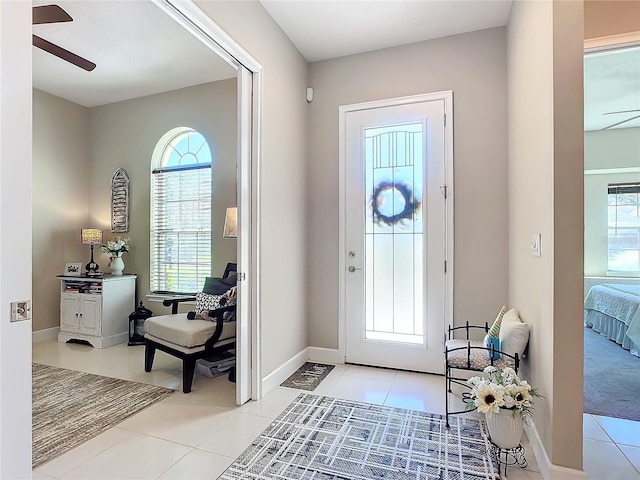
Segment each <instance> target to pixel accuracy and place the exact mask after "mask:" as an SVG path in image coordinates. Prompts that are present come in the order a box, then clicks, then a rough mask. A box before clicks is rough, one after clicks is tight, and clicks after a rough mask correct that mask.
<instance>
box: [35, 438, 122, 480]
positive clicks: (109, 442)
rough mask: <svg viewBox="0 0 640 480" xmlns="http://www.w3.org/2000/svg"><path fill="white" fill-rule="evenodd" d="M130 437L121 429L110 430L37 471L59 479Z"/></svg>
mask: <svg viewBox="0 0 640 480" xmlns="http://www.w3.org/2000/svg"><path fill="white" fill-rule="evenodd" d="M129 435H131V432H128V431H126V430H123V429H121V428H117V427H116V428H110V429H109V430H107V431H106V432H104V433H102V434H100V435H98V436H97V437H94V438H92V439H91V440H89V441H87V442H85V443H83V444H81V445H79V446H78V447H76V448H74V449H73V450H71V451H69V452H67V453H65V454H64V455H61V456H59V457H58V458H54V459H53V460H51V461H50V462H47V463H45V464H44V465H41V466H40V467H38V468H37V469H36V471H37V472H38V473H42V474H45V475H49V476H51V477H54V478H59V477H61V476H62V475H64V474H65V473H67V472H70V471H71V470H73V469H74V468H77V467H78V466H80V465H82V464H83V463H84V462H86V461H87V460H90V459H91V458H93V457H95V456H96V455H98V454H99V453H101V452H103V451H105V450H106V449H107V448H109V447H111V446H113V445H115V444H116V443H118V442H120V441H121V440H123V439H125V438H126V437H128V436H129Z"/></svg>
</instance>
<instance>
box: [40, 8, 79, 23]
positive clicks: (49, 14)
mask: <svg viewBox="0 0 640 480" xmlns="http://www.w3.org/2000/svg"><path fill="white" fill-rule="evenodd" d="M32 15H33V24H34V25H40V24H43V23H60V22H73V18H71V16H70V15H69V14H68V13H67V12H65V11H64V10H63V9H62V8H60V7H59V6H58V5H42V6H40V7H33V14H32Z"/></svg>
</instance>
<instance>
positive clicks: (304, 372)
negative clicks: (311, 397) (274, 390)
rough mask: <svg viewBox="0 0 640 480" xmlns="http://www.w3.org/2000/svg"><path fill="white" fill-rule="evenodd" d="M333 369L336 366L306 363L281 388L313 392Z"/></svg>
mask: <svg viewBox="0 0 640 480" xmlns="http://www.w3.org/2000/svg"><path fill="white" fill-rule="evenodd" d="M333 367H334V365H326V364H324V363H314V362H305V364H304V365H302V366H301V367H300V368H299V369H298V370H296V371H295V372H294V373H293V375H291V376H290V377H289V378H287V379H286V380H285V381H284V382H282V383H281V384H280V386H281V387H288V388H297V389H299V390H306V391H308V392H312V391H313V390H315V389H316V387H317V386H318V385H320V382H322V380H324V379H325V378H326V376H327V375H329V374H330V373H331V370H333Z"/></svg>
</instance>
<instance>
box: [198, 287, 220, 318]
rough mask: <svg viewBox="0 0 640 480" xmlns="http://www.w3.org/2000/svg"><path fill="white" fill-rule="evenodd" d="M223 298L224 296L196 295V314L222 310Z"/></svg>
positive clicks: (200, 293) (199, 293)
mask: <svg viewBox="0 0 640 480" xmlns="http://www.w3.org/2000/svg"><path fill="white" fill-rule="evenodd" d="M223 298H224V294H223V295H210V294H208V293H202V292H198V293H196V314H198V313H202V312H209V310H215V309H216V308H220V307H221V306H222V305H221V303H220V302H221V300H222V299H223Z"/></svg>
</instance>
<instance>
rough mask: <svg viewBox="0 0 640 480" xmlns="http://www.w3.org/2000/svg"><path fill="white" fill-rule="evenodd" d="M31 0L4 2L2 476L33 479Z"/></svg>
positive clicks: (0, 90)
mask: <svg viewBox="0 0 640 480" xmlns="http://www.w3.org/2000/svg"><path fill="white" fill-rule="evenodd" d="M32 48H33V47H32V46H31V2H0V307H1V308H0V478H3V479H26V478H31V321H30V320H29V321H22V322H17V323H11V322H10V321H9V312H10V307H9V305H10V303H11V302H14V301H18V300H27V299H30V298H31V49H32Z"/></svg>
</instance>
